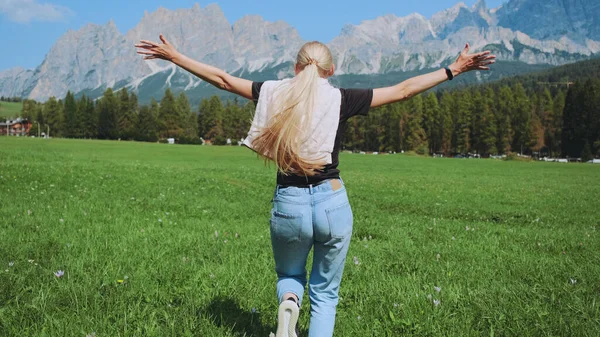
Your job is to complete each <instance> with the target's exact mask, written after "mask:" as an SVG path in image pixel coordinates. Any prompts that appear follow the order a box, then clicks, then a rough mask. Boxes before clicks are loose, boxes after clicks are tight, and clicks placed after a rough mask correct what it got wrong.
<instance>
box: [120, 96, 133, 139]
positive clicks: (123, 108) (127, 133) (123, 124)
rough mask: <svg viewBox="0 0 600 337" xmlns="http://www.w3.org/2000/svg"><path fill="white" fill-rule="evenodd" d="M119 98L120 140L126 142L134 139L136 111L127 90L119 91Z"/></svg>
mask: <svg viewBox="0 0 600 337" xmlns="http://www.w3.org/2000/svg"><path fill="white" fill-rule="evenodd" d="M117 96H118V107H119V108H118V111H119V112H118V114H117V116H118V119H119V138H121V139H124V140H129V139H133V136H134V131H133V130H134V126H135V112H134V111H135V110H134V107H133V106H132V104H131V101H130V100H129V93H128V92H127V88H123V89H121V90H119V92H118V93H117Z"/></svg>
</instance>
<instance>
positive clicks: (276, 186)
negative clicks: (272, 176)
mask: <svg viewBox="0 0 600 337" xmlns="http://www.w3.org/2000/svg"><path fill="white" fill-rule="evenodd" d="M275 194H279V184H277V185H275Z"/></svg>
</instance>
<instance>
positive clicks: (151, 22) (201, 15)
mask: <svg viewBox="0 0 600 337" xmlns="http://www.w3.org/2000/svg"><path fill="white" fill-rule="evenodd" d="M599 18H600V1H597V0H510V1H508V2H506V3H504V4H503V5H502V6H500V7H498V8H492V9H489V8H488V7H487V5H486V4H485V1H484V0H479V1H478V2H477V3H476V4H475V5H473V6H472V7H468V6H466V5H465V4H464V3H458V4H456V5H455V6H453V7H452V8H449V9H446V10H443V11H441V12H439V13H436V14H434V15H433V16H432V17H431V18H429V19H427V18H425V17H424V16H422V15H420V14H417V13H414V14H410V15H408V16H405V17H398V16H396V15H393V14H389V15H385V16H381V17H378V18H375V19H373V20H367V21H363V22H362V23H361V24H359V25H347V26H345V27H343V29H342V31H341V33H340V35H339V36H337V37H335V38H334V39H333V40H332V41H330V42H329V43H327V45H328V46H329V47H330V49H331V51H332V53H333V55H334V58H335V63H336V65H337V74H338V76H336V77H335V78H334V79H333V82H334V84H337V85H340V86H354V85H359V86H377V85H381V84H384V82H385V83H387V82H390V83H393V82H397V81H399V80H401V79H403V78H405V77H407V76H410V75H412V74H417V73H421V72H424V71H427V70H428V69H431V68H436V67H439V66H442V65H445V64H448V63H449V62H452V61H453V60H454V58H456V56H457V54H458V52H459V51H460V50H461V49H462V48H463V47H464V43H465V42H469V43H470V44H471V46H472V50H484V49H490V50H492V51H493V52H494V53H495V54H496V55H497V56H498V60H499V62H498V64H497V65H495V67H494V70H492V71H490V72H486V73H485V74H478V73H477V74H473V75H472V78H473V80H475V81H485V80H489V79H494V78H499V77H501V76H506V75H509V74H515V73H520V72H525V71H528V70H531V69H537V68H543V67H548V66H555V65H561V64H566V63H571V62H575V61H578V60H582V59H588V58H591V57H594V56H597V55H599V54H600V19H599ZM159 33H163V34H164V35H165V36H166V37H167V38H169V40H170V41H171V42H172V43H173V44H174V45H175V46H176V47H177V48H178V50H179V51H181V52H183V53H184V54H186V55H188V56H190V57H192V58H194V59H197V60H200V61H202V62H205V63H208V64H211V65H214V66H217V67H220V68H222V69H224V70H226V71H228V72H230V73H233V74H236V75H239V76H243V77H246V78H249V79H252V80H266V79H277V78H283V77H286V76H291V75H293V72H292V69H293V68H292V64H293V61H294V59H295V54H296V53H297V51H298V49H299V48H300V47H301V46H302V44H303V43H304V42H306V41H304V40H303V39H302V37H301V36H300V35H299V34H298V32H297V30H296V29H295V28H294V27H292V26H290V25H289V24H287V23H286V22H283V21H277V22H268V21H265V20H264V19H263V18H261V17H260V16H255V15H249V16H246V17H243V18H242V19H240V20H238V21H236V22H235V23H233V25H232V24H231V23H230V22H228V21H227V19H226V18H225V15H224V13H223V11H222V10H221V9H220V7H219V6H218V5H214V4H213V5H208V6H206V7H204V8H201V7H200V5H198V4H195V5H194V6H193V7H192V8H191V9H177V10H168V9H165V8H159V9H158V10H156V11H155V12H152V13H148V12H146V13H144V16H143V18H142V20H141V21H140V22H139V23H138V24H137V25H136V26H135V27H134V28H133V29H131V30H130V31H128V32H127V33H126V34H124V35H123V34H121V32H119V30H118V29H117V27H116V25H115V23H114V22H113V21H110V22H108V23H107V24H106V25H103V26H102V25H93V24H88V25H86V26H84V27H82V28H81V29H79V30H77V31H74V30H69V31H67V32H66V33H65V34H64V35H63V36H62V37H61V38H59V39H58V41H57V42H56V43H55V44H54V45H53V46H52V48H51V49H50V51H49V52H48V53H47V55H46V57H45V59H44V61H43V62H42V64H40V65H39V66H38V67H37V68H35V69H23V68H11V69H7V70H4V71H1V72H0V95H2V96H21V97H28V98H30V99H35V100H38V101H45V100H47V99H48V98H49V97H51V96H55V97H64V96H65V95H66V93H67V91H68V90H70V91H72V92H74V93H77V94H83V93H85V94H87V95H89V96H92V97H94V98H95V97H99V96H101V94H102V92H103V91H104V90H105V89H106V88H108V87H113V88H114V89H119V88H122V87H126V88H128V89H130V90H133V91H135V92H137V93H138V96H139V97H140V101H141V102H145V101H148V100H149V99H150V98H151V97H155V98H157V99H160V98H161V97H162V93H163V92H164V89H165V88H166V87H171V88H172V89H173V90H174V91H176V92H178V91H186V92H187V93H188V96H193V97H194V98H195V99H193V101H197V99H199V98H201V97H205V96H208V95H211V94H215V93H217V90H216V89H213V88H209V86H208V85H207V84H206V83H205V82H203V81H200V80H199V79H197V78H195V77H194V76H192V75H190V74H188V73H187V72H185V71H182V70H180V69H177V67H175V66H173V65H172V64H170V63H168V62H165V61H160V60H158V61H144V60H142V59H141V57H140V56H139V55H137V54H136V51H135V48H134V47H133V45H134V43H136V42H137V41H139V40H140V39H152V38H154V37H156V36H158V34H159ZM494 72H496V73H495V74H494ZM375 75H377V76H375Z"/></svg>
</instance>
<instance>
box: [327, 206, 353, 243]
mask: <svg viewBox="0 0 600 337" xmlns="http://www.w3.org/2000/svg"><path fill="white" fill-rule="evenodd" d="M325 213H327V221H328V222H329V232H330V233H331V237H332V238H334V239H343V238H346V237H348V236H349V235H352V209H351V208H350V203H348V202H346V203H344V204H342V205H340V206H337V207H334V208H331V209H328V210H325Z"/></svg>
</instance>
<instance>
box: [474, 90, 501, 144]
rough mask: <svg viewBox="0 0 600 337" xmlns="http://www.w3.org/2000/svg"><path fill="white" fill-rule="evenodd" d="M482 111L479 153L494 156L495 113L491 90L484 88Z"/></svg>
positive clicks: (496, 129) (496, 130)
mask: <svg viewBox="0 0 600 337" xmlns="http://www.w3.org/2000/svg"><path fill="white" fill-rule="evenodd" d="M482 100H483V109H482V111H481V116H480V118H479V120H480V122H481V124H480V128H481V130H480V131H479V135H480V140H479V141H480V146H481V147H480V149H479V151H480V153H481V154H484V155H489V154H496V153H498V149H497V148H496V134H497V132H498V128H497V123H496V118H495V116H496V113H495V112H494V109H495V105H494V92H493V91H492V89H491V88H489V87H488V88H486V89H485V91H484V95H483V96H482Z"/></svg>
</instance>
